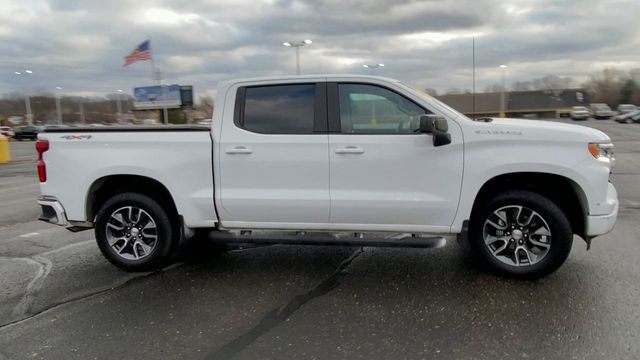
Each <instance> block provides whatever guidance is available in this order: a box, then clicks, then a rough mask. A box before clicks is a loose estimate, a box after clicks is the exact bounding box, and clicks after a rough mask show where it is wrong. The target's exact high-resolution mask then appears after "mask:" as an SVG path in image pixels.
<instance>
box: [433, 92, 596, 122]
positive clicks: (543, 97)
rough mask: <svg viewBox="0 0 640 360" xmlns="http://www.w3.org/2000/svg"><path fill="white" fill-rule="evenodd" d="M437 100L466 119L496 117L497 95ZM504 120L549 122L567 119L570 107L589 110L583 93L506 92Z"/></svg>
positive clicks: (442, 97) (441, 96) (454, 96)
mask: <svg viewBox="0 0 640 360" xmlns="http://www.w3.org/2000/svg"><path fill="white" fill-rule="evenodd" d="M436 98H437V99H439V100H440V101H442V102H444V103H445V104H447V105H449V106H451V107H452V108H454V109H456V110H458V111H460V112H461V113H463V114H465V115H467V116H469V117H475V118H477V117H497V116H499V114H500V109H501V107H500V99H501V93H500V92H488V93H477V94H475V95H473V94H470V93H465V94H451V95H440V96H436ZM504 99H505V100H504V101H505V106H504V109H505V114H506V116H507V117H516V118H532V119H551V118H560V117H565V116H569V112H570V111H571V107H572V106H588V104H589V103H588V99H587V96H586V93H585V91H584V89H554V90H538V91H507V92H505V93H504Z"/></svg>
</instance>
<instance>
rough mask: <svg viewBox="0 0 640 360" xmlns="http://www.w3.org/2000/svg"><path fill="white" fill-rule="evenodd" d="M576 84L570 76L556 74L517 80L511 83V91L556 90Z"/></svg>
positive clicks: (572, 86) (573, 86) (569, 87)
mask: <svg viewBox="0 0 640 360" xmlns="http://www.w3.org/2000/svg"><path fill="white" fill-rule="evenodd" d="M576 85H577V83H576V81H575V80H574V79H573V78H570V77H561V76H558V75H547V76H543V77H541V78H537V79H533V80H529V81H517V82H515V83H513V85H511V89H512V90H513V91H535V90H556V89H571V88H575V87H576Z"/></svg>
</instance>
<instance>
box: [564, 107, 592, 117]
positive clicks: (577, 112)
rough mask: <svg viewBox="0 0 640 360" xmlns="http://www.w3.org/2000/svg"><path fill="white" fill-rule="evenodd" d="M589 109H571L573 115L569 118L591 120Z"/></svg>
mask: <svg viewBox="0 0 640 360" xmlns="http://www.w3.org/2000/svg"><path fill="white" fill-rule="evenodd" d="M589 115H590V114H589V109H587V108H586V107H584V106H574V107H572V108H571V113H570V115H569V116H571V118H572V119H573V120H587V119H588V118H589Z"/></svg>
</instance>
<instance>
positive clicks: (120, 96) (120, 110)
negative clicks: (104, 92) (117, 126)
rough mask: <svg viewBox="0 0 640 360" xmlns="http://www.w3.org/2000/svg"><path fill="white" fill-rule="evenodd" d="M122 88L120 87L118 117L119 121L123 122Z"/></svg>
mask: <svg viewBox="0 0 640 360" xmlns="http://www.w3.org/2000/svg"><path fill="white" fill-rule="evenodd" d="M121 101H122V89H118V114H117V118H118V122H119V123H121V122H122V102H121Z"/></svg>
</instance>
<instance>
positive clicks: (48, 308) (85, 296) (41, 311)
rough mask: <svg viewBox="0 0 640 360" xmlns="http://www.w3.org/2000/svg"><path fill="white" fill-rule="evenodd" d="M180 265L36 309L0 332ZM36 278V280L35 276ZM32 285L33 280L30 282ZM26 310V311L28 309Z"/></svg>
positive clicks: (1, 325) (11, 322)
mask: <svg viewBox="0 0 640 360" xmlns="http://www.w3.org/2000/svg"><path fill="white" fill-rule="evenodd" d="M180 265H182V263H174V264H171V265H169V266H166V267H164V268H162V269H160V270H157V271H153V272H149V273H145V274H142V275H134V276H131V277H129V278H127V279H126V280H125V281H123V282H122V283H120V284H117V285H114V286H109V287H107V288H104V289H100V290H97V291H93V292H90V293H87V294H83V295H79V296H76V297H72V298H69V299H66V300H64V301H59V302H55V303H52V304H49V305H48V306H46V307H43V308H41V309H38V310H37V311H35V312H34V313H32V314H30V315H28V316H26V317H22V318H20V319H16V320H13V321H10V322H7V323H4V324H0V330H3V329H5V328H8V327H11V326H14V325H17V324H20V323H23V322H25V321H28V320H30V319H33V318H35V317H37V316H39V315H42V314H44V313H46V312H49V311H51V310H54V309H56V308H58V307H60V306H63V305H67V304H70V303H74V302H77V301H81V300H85V299H90V298H93V297H97V296H99V295H102V294H105V293H108V292H110V291H112V290H117V289H120V288H123V287H125V286H127V285H129V284H130V283H132V282H133V281H136V280H142V279H145V278H147V277H150V276H153V275H156V274H160V273H164V272H166V271H168V270H171V269H174V268H176V267H178V266H180ZM36 278H37V276H36ZM42 278H44V277H42ZM32 283H33V280H32ZM21 302H22V301H21ZM16 308H17V306H16ZM26 310H28V308H27V309H26ZM14 312H15V310H14ZM25 314H26V312H25V313H22V314H21V315H23V316H24V315H25ZM0 360H1V359H0Z"/></svg>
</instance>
